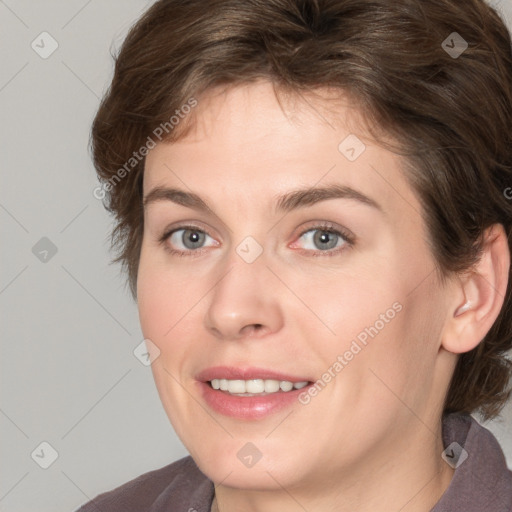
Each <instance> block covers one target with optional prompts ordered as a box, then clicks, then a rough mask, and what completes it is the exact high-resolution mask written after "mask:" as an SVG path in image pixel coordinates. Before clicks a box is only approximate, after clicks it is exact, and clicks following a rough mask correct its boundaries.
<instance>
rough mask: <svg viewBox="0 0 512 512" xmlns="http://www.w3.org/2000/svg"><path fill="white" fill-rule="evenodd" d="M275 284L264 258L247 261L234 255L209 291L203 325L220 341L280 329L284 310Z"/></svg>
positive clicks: (258, 335)
mask: <svg viewBox="0 0 512 512" xmlns="http://www.w3.org/2000/svg"><path fill="white" fill-rule="evenodd" d="M237 260H238V261H237ZM276 286H277V279H276V277H275V276H274V275H273V274H272V272H271V271H270V270H269V269H268V268H267V266H266V263H265V259H264V258H263V257H260V258H259V259H258V260H256V261H255V262H253V263H246V262H245V261H243V260H242V259H240V258H239V257H238V255H236V254H234V257H233V258H232V259H230V262H229V268H228V269H227V270H226V271H225V272H224V274H223V276H222V277H221V278H220V279H219V280H218V281H217V283H216V285H215V286H214V288H213V290H212V293H211V294H210V303H209V306H208V308H207V311H206V314H205V317H204V325H205V328H206V329H207V330H208V331H209V332H210V333H212V334H213V335H214V336H215V337H216V338H218V339H222V340H240V339H242V338H247V337H258V338H260V337H263V336H266V335H268V334H269V333H274V332H277V331H279V330H280V329H281V328H282V326H283V312H282V309H281V303H280V299H279V293H276Z"/></svg>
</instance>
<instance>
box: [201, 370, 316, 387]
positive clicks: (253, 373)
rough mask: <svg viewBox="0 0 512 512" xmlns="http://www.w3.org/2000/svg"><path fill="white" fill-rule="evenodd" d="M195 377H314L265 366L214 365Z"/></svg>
mask: <svg viewBox="0 0 512 512" xmlns="http://www.w3.org/2000/svg"><path fill="white" fill-rule="evenodd" d="M196 379H197V380H198V381H200V382H210V381H212V380H213V379H227V380H254V379H263V380H267V379H268V380H279V381H289V382H292V383H293V384H295V383H296V382H312V381H313V380H314V379H313V378H312V377H311V376H307V375H291V374H286V373H282V372H278V371H274V370H270V369H267V368H255V367H243V366H239V367H234V366H214V367H211V368H206V369H205V370H203V371H201V372H199V373H198V374H197V375H196Z"/></svg>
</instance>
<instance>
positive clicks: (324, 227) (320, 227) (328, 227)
mask: <svg viewBox="0 0 512 512" xmlns="http://www.w3.org/2000/svg"><path fill="white" fill-rule="evenodd" d="M181 230H185V231H186V230H191V231H199V232H200V233H204V234H205V235H208V236H209V237H211V238H213V237H212V236H211V235H210V234H209V233H208V232H207V231H206V230H204V229H202V228H200V227H199V226H194V225H191V224H187V225H183V226H178V227H173V228H172V229H171V230H169V231H166V232H165V233H164V234H163V235H162V236H161V237H160V238H159V239H158V242H159V243H160V244H162V245H163V246H164V249H165V250H166V251H167V252H168V253H169V254H171V255H173V256H179V257H188V258H190V257H192V258H193V257H197V256H200V255H201V254H202V253H203V252H204V251H202V250H201V248H199V249H195V250H194V249H191V250H188V251H178V250H176V249H172V248H171V247H169V245H168V244H167V240H168V239H169V237H170V236H171V235H172V234H173V233H175V232H176V231H181ZM310 231H322V232H325V233H330V234H334V235H338V236H340V237H341V238H342V239H343V241H344V242H345V243H344V245H343V246H342V247H338V248H337V249H330V250H327V251H320V250H318V251H314V252H313V251H311V250H308V249H302V252H307V253H312V252H313V254H309V255H310V256H312V257H317V256H328V257H330V256H336V255H338V254H340V253H341V252H342V251H345V250H347V249H348V248H350V247H353V246H354V243H355V237H354V235H352V234H351V233H350V232H348V231H346V230H344V229H341V228H336V227H335V226H334V225H333V224H331V223H330V222H324V223H321V224H317V225H313V226H310V227H308V228H307V229H305V230H304V231H302V232H301V233H300V234H299V236H298V239H300V238H302V237H303V236H304V235H305V234H306V233H309V232H310Z"/></svg>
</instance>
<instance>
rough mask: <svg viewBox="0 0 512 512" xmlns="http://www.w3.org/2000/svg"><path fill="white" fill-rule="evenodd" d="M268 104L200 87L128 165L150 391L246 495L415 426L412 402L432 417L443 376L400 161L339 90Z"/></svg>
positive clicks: (356, 455) (420, 227)
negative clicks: (180, 119)
mask: <svg viewBox="0 0 512 512" xmlns="http://www.w3.org/2000/svg"><path fill="white" fill-rule="evenodd" d="M282 103H283V105H282V106H280V105H279V103H278V102H277V100H276V97H275V95H274V92H273V88H272V87H271V85H269V84H268V83H266V82H258V83H254V84H251V85H244V86H237V87H235V88H231V89H228V90H227V91H225V92H223V93H220V92H218V91H217V92H215V93H214V92H210V93H209V94H208V95H206V96H204V97H203V98H201V99H200V100H199V104H198V106H197V107H196V109H195V115H196V116H197V118H196V119H195V124H194V129H193V130H192V131H190V132H189V133H188V134H187V135H186V136H185V137H183V138H182V139H180V140H179V141H177V142H174V143H172V144H169V143H160V144H158V145H157V146H156V147H155V148H154V149H153V150H151V152H150V153H149V155H148V157H147V160H146V167H145V175H144V196H145V198H146V200H145V207H144V237H143V243H142V251H141V258H140V266H139V273H138V283H137V292H138V305H139V313H140V321H141V326H142V330H143V334H144V336H145V338H148V339H150V340H151V342H152V344H153V346H154V347H155V349H154V350H155V354H157V353H159V356H158V357H157V358H156V359H155V360H154V362H153V364H152V370H153V374H154V378H155V381H156V385H157V388H158V392H159V394H160V398H161V400H162V403H163V405H164V408H165V410H166V412H167V414H168V416H169V419H170V421H171V423H172V425H173V426H174V428H175V430H176V432H177V434H178V435H179V437H180V438H181V440H182V441H183V443H184V444H185V446H186V447H187V449H188V450H189V452H190V453H191V455H192V457H193V458H194V460H195V461H196V463H197V464H198V465H199V467H200V468H201V469H202V471H203V472H204V473H205V474H206V475H207V476H209V477H210V478H211V479H212V480H214V481H217V482H219V481H223V483H224V484H225V485H231V486H234V487H243V488H252V489H263V488H267V489H270V488H276V487H277V486H278V485H282V486H284V487H287V488H293V487H295V486H296V487H301V488H303V487H304V486H313V485H315V483H316V482H319V481H322V480H325V479H326V477H332V476H333V475H334V474H338V475H340V476H341V475H343V474H345V475H349V474H355V473H356V470H357V468H358V467H360V466H361V465H362V464H365V465H366V467H368V464H369V463H370V462H369V460H370V459H371V460H375V461H382V460H389V458H390V457H392V456H393V453H395V454H396V449H397V447H399V446H401V445H402V444H403V443H404V442H405V441H406V440H410V439H413V438H414V439H416V440H421V439H424V438H425V439H426V438H427V437H428V438H431V437H432V436H431V432H429V431H428V429H426V428H425V426H424V423H422V422H418V421H417V419H416V418H415V417H414V415H413V414H412V413H411V411H414V413H415V415H416V416H417V417H420V418H422V419H423V420H424V422H425V423H428V422H429V421H430V420H431V424H432V425H435V424H436V421H437V416H438V415H440V411H441V407H442V400H443V393H444V391H445V388H446V386H447V385H448V380H447V379H448V376H447V375H448V374H449V372H448V371H447V370H448V363H446V362H443V359H442V357H441V356H440V354H441V351H442V349H440V346H441V338H442V331H443V324H444V321H445V319H446V316H447V313H446V309H447V307H446V304H447V299H446V293H445V290H444V289H443V287H442V286H441V284H440V283H439V282H438V281H437V279H436V273H435V272H434V268H435V265H434V260H433V257H432V256H431V254H430V252H429V249H428V243H427V235H426V230H425V226H424V222H423V220H422V217H421V215H420V212H421V207H420V204H419V202H418V200H417V199H416V197H415V195H414V193H413V191H412V189H411V188H410V186H409V185H408V183H407V182H406V180H405V178H404V175H403V174H402V170H401V164H402V161H401V159H400V157H398V156H397V155H395V154H393V153H391V152H389V151H387V150H385V149H383V148H381V147H379V146H377V145H376V144H374V143H372V141H371V140H370V138H368V137H366V136H365V134H364V131H363V130H362V129H361V128H360V127H358V126H359V125H360V124H361V123H358V121H357V119H358V118H357V110H356V109H354V108H351V105H350V102H349V100H348V99H347V100H346V101H337V102H336V107H335V108H334V107H333V105H334V103H330V104H329V106H328V107H327V108H325V107H326V104H325V102H324V101H322V100H321V99H320V98H319V97H318V96H317V97H309V98H306V97H304V98H303V99H295V100H292V99H288V100H287V101H284V102H282ZM349 136H350V137H349ZM347 137H349V138H348V139H347ZM363 144H364V145H363ZM316 189H318V190H316ZM219 386H221V388H222V389H218V388H219ZM215 388H217V389H215ZM290 388H292V389H291V390H290ZM369 455H371V457H369ZM269 474H271V475H272V478H271V477H270V476H269ZM276 482H279V484H277V483H276Z"/></svg>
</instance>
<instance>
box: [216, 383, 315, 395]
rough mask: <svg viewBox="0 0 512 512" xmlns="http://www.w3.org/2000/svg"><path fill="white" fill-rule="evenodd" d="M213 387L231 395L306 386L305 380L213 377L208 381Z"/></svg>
mask: <svg viewBox="0 0 512 512" xmlns="http://www.w3.org/2000/svg"><path fill="white" fill-rule="evenodd" d="M210 384H211V385H212V388H213V389H220V390H221V391H227V392H228V393H231V394H233V395H258V394H261V393H277V392H278V391H284V392H286V391H291V390H292V389H302V388H303V387H304V386H307V385H308V383H307V381H304V382H295V383H293V382H290V381H288V380H281V381H279V380H273V379H265V380H264V379H251V380H228V379H213V380H212V381H210Z"/></svg>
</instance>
